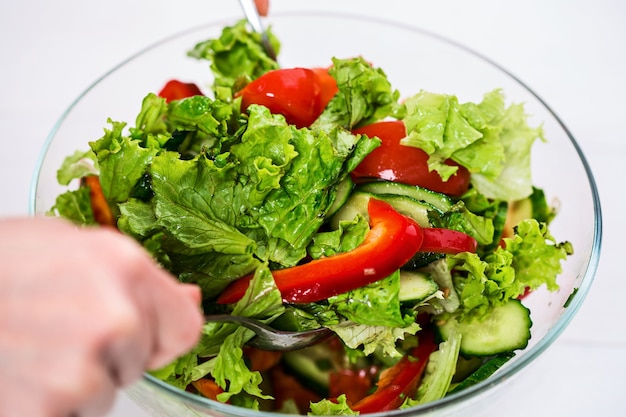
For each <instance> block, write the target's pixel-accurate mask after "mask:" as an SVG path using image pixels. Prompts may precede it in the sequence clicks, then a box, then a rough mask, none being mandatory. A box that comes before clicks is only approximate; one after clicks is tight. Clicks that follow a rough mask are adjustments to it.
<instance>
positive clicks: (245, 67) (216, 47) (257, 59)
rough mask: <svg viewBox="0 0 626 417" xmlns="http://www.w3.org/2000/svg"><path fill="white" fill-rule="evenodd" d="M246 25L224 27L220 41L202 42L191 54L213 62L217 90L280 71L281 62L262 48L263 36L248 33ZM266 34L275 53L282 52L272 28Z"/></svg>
mask: <svg viewBox="0 0 626 417" xmlns="http://www.w3.org/2000/svg"><path fill="white" fill-rule="evenodd" d="M246 25H247V23H246V21H245V20H241V21H239V22H237V23H236V24H235V25H233V26H229V27H225V28H224V29H223V30H222V33H221V34H220V36H219V38H216V39H209V40H206V41H203V42H200V43H198V44H196V45H195V47H194V48H193V49H192V50H190V51H189V52H188V55H189V56H191V57H194V58H197V59H203V60H208V61H209V62H210V63H211V70H212V71H213V74H214V75H215V82H214V89H215V90H219V88H221V87H226V88H228V89H232V88H233V87H234V88H235V90H236V89H237V87H236V86H237V85H240V86H243V85H245V84H246V83H247V82H249V81H251V80H253V79H255V78H258V77H260V76H261V75H263V74H264V73H266V72H267V71H270V70H273V69H277V68H278V63H277V62H276V61H275V60H273V59H272V58H271V57H269V56H268V55H267V53H266V52H265V50H264V49H263V46H262V43H261V34H259V33H256V32H251V31H249V30H248V29H247V26H246ZM266 32H267V35H268V38H269V40H270V43H271V44H272V47H273V48H274V51H276V53H279V51H280V43H279V42H278V40H277V39H276V37H275V36H274V34H273V33H272V30H271V27H270V28H267V30H266ZM218 95H219V93H218Z"/></svg>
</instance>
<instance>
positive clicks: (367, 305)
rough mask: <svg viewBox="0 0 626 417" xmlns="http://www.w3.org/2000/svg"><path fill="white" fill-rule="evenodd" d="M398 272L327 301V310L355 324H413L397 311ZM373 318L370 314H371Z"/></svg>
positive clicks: (393, 325)
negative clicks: (333, 311) (335, 312)
mask: <svg viewBox="0 0 626 417" xmlns="http://www.w3.org/2000/svg"><path fill="white" fill-rule="evenodd" d="M399 291H400V271H396V272H394V273H393V274H391V275H390V276H388V277H387V278H385V279H382V280H379V281H376V282H374V283H372V284H369V285H366V286H364V287H361V288H357V289H354V290H352V291H348V292H346V293H343V294H339V295H336V296H334V297H331V298H329V299H328V303H329V308H331V309H334V310H335V311H337V313H338V314H340V315H342V316H343V317H346V318H347V319H348V320H351V321H353V322H355V323H359V324H365V325H369V326H388V327H405V326H407V325H409V324H410V323H411V322H414V321H415V317H413V316H405V315H404V314H403V312H402V311H401V310H400V301H399V299H398V293H399ZM374 311H375V312H376V314H372V312H374Z"/></svg>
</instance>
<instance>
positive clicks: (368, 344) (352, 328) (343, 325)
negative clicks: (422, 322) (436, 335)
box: [326, 320, 420, 358]
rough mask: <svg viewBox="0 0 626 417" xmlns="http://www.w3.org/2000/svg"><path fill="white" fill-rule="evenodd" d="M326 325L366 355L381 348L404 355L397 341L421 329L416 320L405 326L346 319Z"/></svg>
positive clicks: (384, 351) (387, 353)
mask: <svg viewBox="0 0 626 417" xmlns="http://www.w3.org/2000/svg"><path fill="white" fill-rule="evenodd" d="M326 327H328V328H330V329H331V330H333V331H334V332H335V333H336V334H337V336H339V337H340V338H341V340H343V342H344V343H345V344H346V346H348V347H349V348H350V349H360V350H362V351H363V354H364V355H366V356H367V355H371V354H372V353H374V352H376V351H377V350H380V352H382V354H383V355H387V356H390V357H392V358H395V357H400V356H402V353H401V352H400V351H399V350H398V348H397V346H396V342H398V341H400V340H404V338H405V337H406V335H414V334H415V333H417V332H418V331H419V330H420V326H419V324H417V323H415V322H411V323H410V324H408V325H406V326H404V327H388V326H370V325H367V324H360V323H354V322H351V321H349V320H344V321H342V322H340V323H339V324H334V325H333V324H328V325H326Z"/></svg>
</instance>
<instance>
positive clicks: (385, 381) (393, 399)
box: [350, 328, 437, 414]
mask: <svg viewBox="0 0 626 417" xmlns="http://www.w3.org/2000/svg"><path fill="white" fill-rule="evenodd" d="M436 348H437V344H436V343H435V337H434V334H433V332H432V331H431V330H430V329H428V328H426V329H423V330H421V331H420V333H419V345H418V346H416V347H415V348H413V349H412V350H411V352H410V354H409V355H407V356H404V357H403V358H402V359H400V361H399V362H398V363H396V364H395V365H394V366H392V367H391V368H389V369H387V370H385V371H384V372H383V373H382V374H381V376H380V379H379V380H378V384H377V388H376V391H374V392H373V393H372V394H370V395H368V396H367V397H365V398H363V399H362V400H360V401H358V402H357V403H356V404H354V405H352V406H351V407H350V408H351V409H352V410H354V411H358V412H359V413H361V414H368V413H377V412H382V411H388V410H394V409H397V408H398V407H400V406H401V405H402V403H403V402H404V399H405V398H406V397H407V396H412V395H414V394H415V391H416V390H417V386H418V384H419V382H420V380H421V379H422V375H423V374H424V370H425V369H426V364H427V363H428V359H429V358H430V354H431V353H433V352H434V351H435V349H436Z"/></svg>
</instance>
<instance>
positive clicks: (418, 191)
mask: <svg viewBox="0 0 626 417" xmlns="http://www.w3.org/2000/svg"><path fill="white" fill-rule="evenodd" d="M357 190H359V191H364V192H367V193H373V194H393V195H403V196H406V197H410V198H412V199H414V200H417V201H422V202H425V203H427V204H429V205H431V206H433V207H435V208H437V209H438V210H439V211H441V212H443V213H445V212H446V211H448V210H450V208H451V207H452V206H453V205H454V201H453V200H452V199H451V198H450V197H448V196H447V195H445V194H441V193H438V192H435V191H432V190H429V189H427V188H422V187H419V186H416V185H408V184H402V183H399V182H393V181H373V182H368V183H365V184H361V185H359V186H358V187H357Z"/></svg>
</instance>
